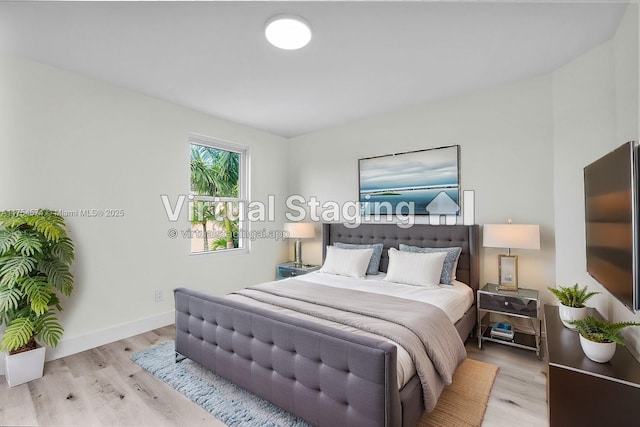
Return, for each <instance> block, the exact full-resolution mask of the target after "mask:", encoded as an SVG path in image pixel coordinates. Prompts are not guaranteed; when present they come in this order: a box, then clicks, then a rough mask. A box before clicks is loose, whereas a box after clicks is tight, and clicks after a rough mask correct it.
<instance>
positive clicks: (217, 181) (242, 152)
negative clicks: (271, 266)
mask: <svg viewBox="0 0 640 427" xmlns="http://www.w3.org/2000/svg"><path fill="white" fill-rule="evenodd" d="M189 143H190V146H191V159H190V160H191V188H190V190H191V196H190V199H191V203H190V209H189V220H190V222H191V253H204V252H212V251H229V250H238V249H245V248H246V242H245V241H244V239H243V238H242V236H243V234H245V233H244V232H243V228H244V227H245V226H247V223H246V221H244V220H243V212H244V206H245V205H246V197H247V195H246V193H247V190H246V181H247V179H246V177H247V168H246V157H247V149H246V148H245V147H242V146H239V145H236V144H232V143H229V142H222V141H218V140H211V139H206V138H202V137H191V138H190V139H189Z"/></svg>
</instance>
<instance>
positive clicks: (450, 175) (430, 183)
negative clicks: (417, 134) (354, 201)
mask: <svg viewBox="0 0 640 427" xmlns="http://www.w3.org/2000/svg"><path fill="white" fill-rule="evenodd" d="M459 149H460V146H459V145H452V146H448V147H441V148H432V149H428V150H420V151H411V152H406V153H399V154H390V155H386V156H379V157H368V158H364V159H359V160H358V166H359V176H360V186H359V187H360V198H359V200H360V207H361V214H362V215H378V214H380V215H386V214H408V213H409V214H414V215H457V214H458V213H459V212H460V207H459V200H460V174H459V169H458V163H459ZM410 210H413V212H410Z"/></svg>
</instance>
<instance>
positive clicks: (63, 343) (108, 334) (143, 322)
mask: <svg viewBox="0 0 640 427" xmlns="http://www.w3.org/2000/svg"><path fill="white" fill-rule="evenodd" d="M174 322H175V311H174V310H171V311H167V312H165V313H162V314H158V315H155V316H151V317H147V318H145V319H139V320H135V321H133V322H128V323H123V324H120V325H116V326H113V327H111V328H105V329H102V330H99V331H95V332H92V333H90V334H86V335H81V336H78V337H73V338H68V339H64V338H63V339H62V340H60V342H59V343H58V346H57V347H56V348H47V355H46V360H47V361H49V360H55V359H60V358H61V357H65V356H70V355H72V354H76V353H80V352H81V351H85V350H90V349H92V348H95V347H99V346H101V345H105V344H109V343H112V342H114V341H119V340H121V339H125V338H129V337H132V336H134V335H138V334H141V333H143V332H148V331H151V330H153V329H157V328H161V327H163V326H167V325H172V324H173V323H174ZM0 375H4V363H0Z"/></svg>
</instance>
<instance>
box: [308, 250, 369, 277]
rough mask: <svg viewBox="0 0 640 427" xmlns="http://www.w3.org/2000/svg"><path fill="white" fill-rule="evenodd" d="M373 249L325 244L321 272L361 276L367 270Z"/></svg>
mask: <svg viewBox="0 0 640 427" xmlns="http://www.w3.org/2000/svg"><path fill="white" fill-rule="evenodd" d="M372 253H373V249H371V248H369V249H342V248H338V247H335V246H327V256H326V258H325V259H324V263H323V264H322V268H321V269H320V271H321V272H322V273H328V274H338V275H340V276H349V277H358V278H362V277H364V276H365V274H366V272H367V267H368V266H369V260H370V259H371V254H372Z"/></svg>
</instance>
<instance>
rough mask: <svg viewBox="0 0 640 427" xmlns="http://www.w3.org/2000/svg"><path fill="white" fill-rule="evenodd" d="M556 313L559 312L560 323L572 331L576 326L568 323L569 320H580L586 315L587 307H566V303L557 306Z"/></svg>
mask: <svg viewBox="0 0 640 427" xmlns="http://www.w3.org/2000/svg"><path fill="white" fill-rule="evenodd" d="M558 313H559V314H560V320H562V324H564V326H566V327H567V328H569V329H571V330H572V331H575V330H576V327H575V326H573V325H572V324H570V323H568V321H569V320H581V319H584V318H585V317H587V307H581V308H576V307H567V306H566V305H562V303H560V305H559V306H558Z"/></svg>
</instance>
